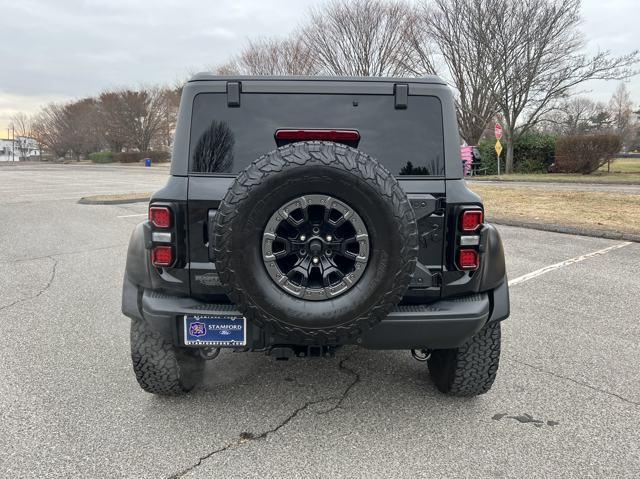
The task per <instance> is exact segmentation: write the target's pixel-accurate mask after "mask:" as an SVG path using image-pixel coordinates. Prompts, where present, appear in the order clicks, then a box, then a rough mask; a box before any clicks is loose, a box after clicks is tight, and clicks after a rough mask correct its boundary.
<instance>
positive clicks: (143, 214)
mask: <svg viewBox="0 0 640 479" xmlns="http://www.w3.org/2000/svg"><path fill="white" fill-rule="evenodd" d="M147 215H148V213H140V214H135V215H120V216H117V218H133V217H134V216H147Z"/></svg>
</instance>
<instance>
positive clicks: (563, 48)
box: [468, 0, 637, 172]
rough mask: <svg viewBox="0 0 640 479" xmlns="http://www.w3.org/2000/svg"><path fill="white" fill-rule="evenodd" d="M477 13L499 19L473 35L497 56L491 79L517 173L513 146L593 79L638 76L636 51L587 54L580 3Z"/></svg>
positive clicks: (502, 5) (495, 6)
mask: <svg viewBox="0 0 640 479" xmlns="http://www.w3.org/2000/svg"><path fill="white" fill-rule="evenodd" d="M471 13H472V15H474V16H477V15H480V16H481V17H482V18H485V17H493V18H494V19H495V21H493V22H488V23H481V24H480V23H478V24H473V25H474V28H473V29H472V30H471V31H469V32H468V33H469V35H472V36H473V37H474V38H475V39H476V41H478V42H480V43H481V44H482V45H483V48H487V49H491V50H492V51H493V52H494V53H493V55H492V56H491V57H490V58H487V61H491V66H490V68H488V69H486V70H483V71H487V72H489V75H487V80H489V79H490V80H491V93H492V96H493V99H494V101H495V102H496V104H497V106H498V108H499V112H500V113H501V116H502V119H503V123H504V128H505V136H506V144H507V148H506V149H507V154H506V171H507V172H511V171H512V170H513V144H514V141H515V139H516V138H517V136H518V135H520V134H522V133H524V132H526V131H527V130H529V129H530V128H532V127H533V126H535V125H536V124H537V123H538V122H539V121H540V120H541V118H543V117H544V115H545V114H547V113H548V112H549V111H551V110H552V109H554V108H555V107H556V106H557V103H558V101H561V100H562V99H564V98H566V97H567V96H568V95H569V94H570V93H571V92H572V91H573V89H574V88H575V87H577V86H578V85H581V84H583V83H584V82H586V81H588V80H593V79H602V80H611V79H622V78H626V77H629V76H630V75H631V74H632V73H633V72H632V71H631V67H632V66H633V65H634V64H635V63H636V62H637V51H634V52H632V53H629V54H628V55H624V56H621V57H612V56H611V55H610V54H609V52H606V51H605V52H599V53H597V54H596V55H594V56H587V55H585V54H584V53H583V50H584V46H585V40H584V37H583V36H582V35H581V33H580V31H579V30H578V25H579V22H580V0H528V1H526V2H523V1H520V0H475V1H474V10H473V11H472V12H471Z"/></svg>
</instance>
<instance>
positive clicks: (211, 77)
mask: <svg viewBox="0 0 640 479" xmlns="http://www.w3.org/2000/svg"><path fill="white" fill-rule="evenodd" d="M242 80H245V81H251V80H259V81H274V82H277V81H301V82H304V81H327V82H331V81H333V82H376V83H422V84H432V85H446V83H445V81H444V80H443V79H442V78H440V77H438V76H436V75H426V76H423V77H419V78H406V77H345V76H301V75H297V76H296V75H292V76H266V75H255V76H253V75H216V74H214V73H209V72H201V73H196V74H195V75H194V76H193V77H191V78H190V79H189V82H195V81H242Z"/></svg>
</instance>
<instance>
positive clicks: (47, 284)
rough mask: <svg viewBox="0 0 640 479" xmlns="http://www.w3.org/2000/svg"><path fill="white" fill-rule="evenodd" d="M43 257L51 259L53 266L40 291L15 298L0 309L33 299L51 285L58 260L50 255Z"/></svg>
mask: <svg viewBox="0 0 640 479" xmlns="http://www.w3.org/2000/svg"><path fill="white" fill-rule="evenodd" d="M44 258H48V259H50V260H51V261H53V268H52V269H51V276H50V277H49V281H47V283H46V284H45V285H44V287H43V288H42V289H40V291H38V292H37V293H36V294H34V295H32V296H29V297H27V298H21V299H16V300H15V301H14V302H12V303H9V304H6V305H4V306H0V311H3V310H5V309H7V308H10V307H11V306H15V305H16V304H20V303H24V302H26V301H31V300H34V299H36V298H37V297H39V296H41V295H42V294H43V293H44V292H45V291H47V290H48V289H49V288H50V287H51V284H52V283H53V280H54V279H55V277H56V271H57V268H58V260H56V259H55V258H53V257H52V256H45V257H44ZM40 259H43V258H40Z"/></svg>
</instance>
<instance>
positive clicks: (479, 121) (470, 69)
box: [413, 0, 496, 145]
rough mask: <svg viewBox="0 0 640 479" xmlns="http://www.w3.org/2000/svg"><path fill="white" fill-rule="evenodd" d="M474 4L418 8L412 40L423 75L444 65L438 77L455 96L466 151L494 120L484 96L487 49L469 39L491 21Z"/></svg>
mask: <svg viewBox="0 0 640 479" xmlns="http://www.w3.org/2000/svg"><path fill="white" fill-rule="evenodd" d="M475 4H476V0H433V1H432V2H428V3H423V4H422V8H421V11H420V23H421V28H420V29H419V30H418V35H414V36H413V39H414V42H415V48H416V50H417V51H418V52H419V55H420V58H421V60H422V63H423V69H424V70H427V71H428V70H436V69H437V67H436V64H438V63H442V64H444V67H445V68H444V69H443V70H444V75H443V77H444V78H446V79H447V80H448V81H449V82H450V84H451V86H452V87H453V88H455V90H456V92H457V95H456V106H457V111H458V123H459V126H460V134H461V136H462V137H463V138H464V140H465V141H466V142H467V143H468V144H470V145H475V144H477V143H478V141H479V140H480V138H481V136H482V134H483V132H484V131H485V129H486V127H487V124H488V123H489V121H490V120H492V119H493V118H494V117H495V115H496V104H495V102H494V100H493V98H492V95H491V94H490V90H491V85H490V83H491V82H493V81H494V80H493V79H492V77H493V73H492V72H491V64H490V63H489V62H488V61H487V59H488V58H489V57H490V56H491V55H492V54H493V52H492V48H490V47H489V46H488V45H487V44H485V43H482V42H478V41H477V39H476V38H475V37H474V36H473V35H470V32H472V31H474V30H482V29H484V28H485V26H486V25H487V24H488V23H490V22H493V21H495V19H494V18H492V17H491V12H489V11H487V10H478V9H476V8H474V7H475ZM434 57H437V59H438V60H439V62H438V61H436V60H435V59H434Z"/></svg>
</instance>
